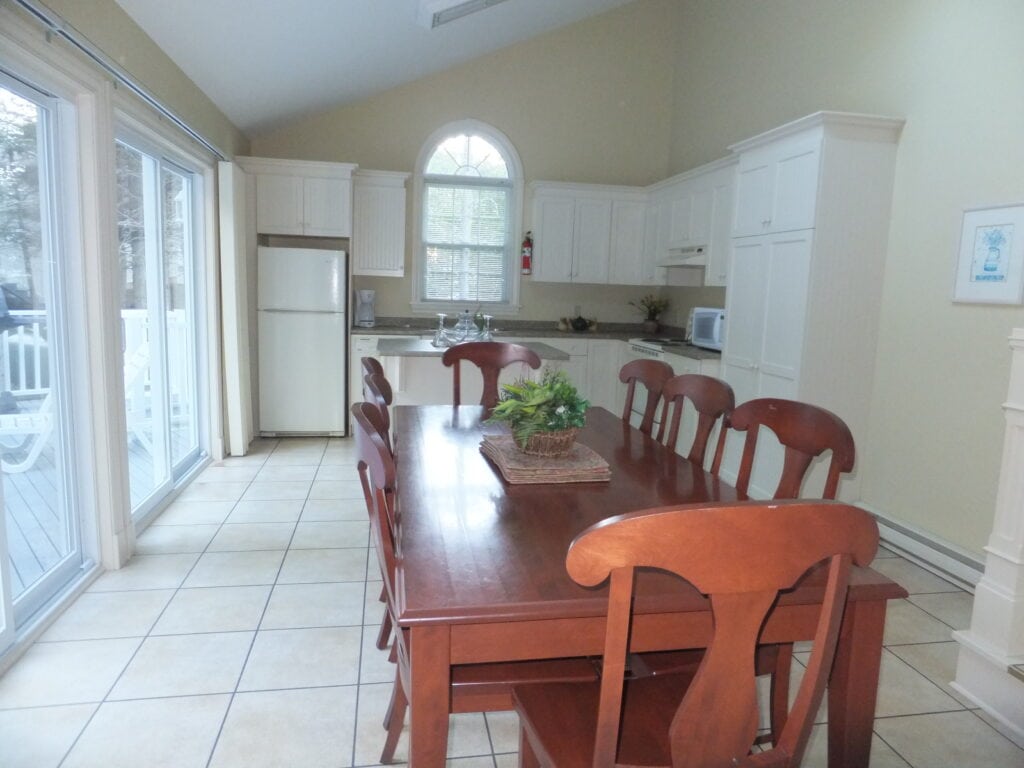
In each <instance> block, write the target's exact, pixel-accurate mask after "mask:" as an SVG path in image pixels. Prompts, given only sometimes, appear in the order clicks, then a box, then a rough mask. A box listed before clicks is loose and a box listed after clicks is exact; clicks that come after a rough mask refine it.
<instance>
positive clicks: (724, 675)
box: [566, 501, 878, 768]
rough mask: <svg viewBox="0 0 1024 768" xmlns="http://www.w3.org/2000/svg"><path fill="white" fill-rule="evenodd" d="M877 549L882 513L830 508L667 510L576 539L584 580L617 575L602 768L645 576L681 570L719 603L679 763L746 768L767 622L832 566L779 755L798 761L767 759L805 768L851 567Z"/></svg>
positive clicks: (615, 520) (676, 720) (673, 737)
mask: <svg viewBox="0 0 1024 768" xmlns="http://www.w3.org/2000/svg"><path fill="white" fill-rule="evenodd" d="M752 506H756V507H757V509H756V510H755V509H751V507H752ZM877 546H878V527H877V525H876V524H875V521H874V519H873V518H872V517H871V515H869V514H868V513H866V512H864V511H863V510H861V509H858V508H857V507H853V506H849V505H846V504H840V503H837V502H828V501H818V502H809V501H787V502H781V503H780V502H761V503H751V502H746V503H744V502H740V503H738V504H720V505H713V506H707V507H694V506H684V507H678V508H670V507H662V508H658V509H651V510H644V511H641V512H635V513H631V514H627V515H620V516H618V517H612V518H609V519H607V520H604V521H602V522H600V523H598V524H597V525H594V526H591V527H590V528H588V529H587V530H585V531H584V532H583V533H581V534H580V535H579V536H577V537H576V539H575V541H573V543H572V544H571V545H570V547H569V553H568V555H567V557H566V567H567V568H568V571H569V574H570V575H571V576H572V577H573V579H575V580H576V581H577V582H579V583H580V584H582V585H584V586H596V585H598V584H600V583H601V582H603V581H604V580H605V579H606V578H608V577H609V576H610V577H611V589H610V592H609V598H608V622H607V625H606V635H605V648H604V662H603V670H604V673H603V674H602V676H601V698H600V706H599V714H598V726H597V741H596V745H595V751H594V765H609V766H610V765H614V764H615V753H616V743H617V739H618V733H619V725H620V723H619V720H620V715H621V704H622V691H623V672H624V666H625V659H626V651H627V647H628V643H629V626H630V611H631V607H630V606H631V600H632V594H633V583H634V579H635V572H636V569H637V568H641V567H643V568H659V569H662V570H665V571H669V572H671V573H675V574H677V575H678V576H680V577H682V578H684V579H686V580H687V581H689V582H690V583H691V584H692V585H693V586H694V587H696V588H697V589H698V590H699V591H701V592H702V593H704V594H706V595H708V596H709V598H710V602H711V610H712V612H713V614H714V626H715V631H714V635H713V637H712V639H711V645H710V647H709V648H708V650H707V652H706V653H705V655H704V658H703V661H702V662H701V666H700V669H699V671H698V672H697V675H696V677H694V679H693V682H692V683H691V685H690V687H689V688H688V689H687V691H686V694H685V696H684V698H683V700H682V702H681V703H680V704H679V707H678V709H677V710H676V713H675V716H674V717H673V718H672V724H671V727H670V729H669V742H670V745H671V752H672V765H674V766H683V765H685V766H687V767H688V768H711V766H723V765H733V764H734V763H733V762H732V761H733V759H736V761H737V763H736V764H743V765H746V762H745V760H746V757H747V754H748V752H749V751H750V748H751V745H752V744H753V743H754V739H755V737H756V732H757V727H758V708H757V693H756V678H755V676H754V671H755V667H754V656H755V652H756V648H757V643H758V638H759V635H760V633H761V629H762V624H763V622H764V620H765V617H766V615H767V613H768V611H769V610H770V609H771V607H772V605H773V604H774V601H775V599H776V596H777V594H778V592H779V590H781V589H786V588H788V587H790V586H792V585H793V584H794V583H795V582H796V581H797V580H798V579H799V578H800V576H802V575H803V574H804V573H805V572H806V571H807V570H808V569H809V568H811V567H812V566H814V565H815V564H817V563H820V562H821V561H822V560H824V559H826V558H828V559H829V562H828V579H827V584H826V586H825V593H824V597H823V602H822V610H821V613H820V615H819V619H818V625H817V628H816V631H815V634H814V645H813V651H812V653H811V658H810V662H809V664H808V666H807V671H806V672H805V674H804V678H803V681H802V683H801V685H800V689H799V692H798V693H797V696H796V700H795V702H794V704H793V706H792V708H791V710H790V713H789V717H788V718H787V720H786V724H785V726H784V727H783V730H782V733H781V734H780V737H779V739H778V741H777V743H776V744H775V748H774V750H780V752H778V753H777V756H779V755H786V756H788V758H789V759H788V761H786V760H784V761H782V762H779V763H774V762H772V761H771V758H770V757H769V756H767V755H764V756H763V757H764V758H765V760H766V762H765V763H764V764H765V765H768V764H771V765H775V764H779V765H794V766H795V765H799V763H800V758H801V757H802V755H803V751H804V748H805V747H806V745H807V738H808V736H809V734H810V729H811V725H812V724H813V719H814V716H815V713H816V712H817V709H818V706H819V705H820V704H821V699H822V696H823V694H824V690H825V686H826V683H827V681H828V675H829V671H830V669H831V666H832V660H833V657H834V655H835V648H836V642H837V640H838V636H839V625H840V621H841V619H842V615H843V609H844V607H845V604H846V592H847V584H848V581H849V573H850V565H851V562H854V563H856V564H858V565H866V564H867V563H869V562H870V561H871V559H872V558H873V557H874V555H875V551H876V549H877ZM774 750H773V751H774ZM761 757H762V756H758V759H761Z"/></svg>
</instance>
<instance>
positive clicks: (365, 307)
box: [355, 290, 377, 328]
mask: <svg viewBox="0 0 1024 768" xmlns="http://www.w3.org/2000/svg"><path fill="white" fill-rule="evenodd" d="M376 300H377V292H376V291H369V290H363V291H356V317H355V325H356V326H357V327H359V328H373V326H375V325H376V324H377V314H376V312H375V311H374V308H373V303H374V302H375V301H376Z"/></svg>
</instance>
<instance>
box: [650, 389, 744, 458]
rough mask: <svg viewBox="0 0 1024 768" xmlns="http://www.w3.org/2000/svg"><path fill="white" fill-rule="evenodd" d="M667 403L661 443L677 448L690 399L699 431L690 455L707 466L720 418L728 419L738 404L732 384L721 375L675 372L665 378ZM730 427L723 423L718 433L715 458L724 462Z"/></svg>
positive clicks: (660, 435)
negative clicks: (727, 433) (683, 417)
mask: <svg viewBox="0 0 1024 768" xmlns="http://www.w3.org/2000/svg"><path fill="white" fill-rule="evenodd" d="M661 399H662V401H663V402H664V404H665V405H664V407H663V410H662V412H661V424H660V425H659V426H658V437H657V440H658V442H659V443H662V444H664V445H666V446H668V447H669V448H672V449H675V447H676V442H677V441H678V440H679V425H680V422H681V421H682V416H683V409H684V406H685V403H686V401H687V400H689V401H690V403H692V405H693V407H694V410H696V412H697V431H696V434H695V435H694V437H693V442H692V443H691V444H690V450H689V452H688V453H687V454H686V458H688V459H689V460H690V461H692V462H694V463H696V464H700V465H701V466H702V467H703V466H704V457H705V456H706V455H707V450H708V440H709V439H710V437H711V432H712V431H713V430H714V428H715V424H716V423H717V422H718V420H719V419H723V418H724V420H726V421H727V420H728V416H729V414H730V413H731V412H732V409H733V408H734V407H735V406H736V396H735V395H734V394H733V391H732V387H730V386H729V385H728V384H726V383H725V382H724V381H722V380H721V379H716V378H714V377H713V376H702V375H701V374H698V373H684V374H683V375H681V376H673V377H672V378H671V379H669V380H668V381H666V382H665V386H664V387H663V388H662V390H661ZM726 432H727V430H726V429H725V426H724V425H723V427H722V429H721V431H720V432H719V436H718V446H717V448H716V449H715V461H717V462H721V453H722V451H723V450H724V448H725V435H726Z"/></svg>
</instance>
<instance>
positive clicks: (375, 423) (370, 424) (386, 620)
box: [350, 402, 395, 650]
mask: <svg viewBox="0 0 1024 768" xmlns="http://www.w3.org/2000/svg"><path fill="white" fill-rule="evenodd" d="M350 410H351V413H352V418H353V421H354V422H355V421H356V420H358V425H357V424H355V423H354V424H353V431H354V432H355V433H356V437H357V441H356V442H357V443H358V435H359V429H360V428H362V429H367V430H371V431H372V432H374V433H376V435H377V437H378V438H380V440H381V442H383V443H384V446H385V449H386V450H387V451H388V453H390V452H391V448H390V447H389V445H388V442H387V436H388V427H387V424H386V423H385V421H384V418H383V416H382V415H381V411H380V409H379V408H378V407H377V405H376V404H375V403H368V402H361V403H354V404H353V405H352V408H351V409H350ZM357 412H358V413H359V416H358V417H357V416H356V413H357ZM356 470H357V471H358V473H359V482H360V484H361V485H362V488H363V499H364V500H365V501H366V509H367V511H369V510H370V508H371V507H372V506H373V504H374V501H373V488H372V487H371V486H370V475H369V472H368V469H367V463H366V462H365V461H364V460H363V459H362V458H361V457H360V459H359V460H358V461H357V462H356ZM380 481H381V483H383V485H384V487H385V493H386V494H388V495H393V494H394V480H393V479H391V481H390V482H389V481H388V479H387V478H386V477H384V476H383V475H382V476H381V478H380ZM394 508H395V507H394V502H393V500H389V502H388V504H387V505H385V509H387V510H393V509H394ZM389 525H390V526H391V527H394V525H395V521H394V520H390V521H389ZM380 601H381V602H382V603H385V606H384V616H383V617H382V618H381V622H380V631H379V632H378V633H377V648H379V649H380V650H384V649H385V648H387V647H388V641H389V640H390V639H391V612H390V611H389V610H388V608H387V592H386V590H385V588H383V587H382V588H381V592H380Z"/></svg>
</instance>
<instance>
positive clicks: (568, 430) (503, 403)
mask: <svg viewBox="0 0 1024 768" xmlns="http://www.w3.org/2000/svg"><path fill="white" fill-rule="evenodd" d="M501 389H502V393H501V400H500V401H499V402H498V404H497V405H496V406H495V407H494V410H493V411H492V412H491V417H490V419H488V421H491V422H494V421H504V422H507V423H508V425H509V428H510V430H511V432H512V437H513V438H514V439H515V442H516V446H517V447H518V448H519V450H521V451H522V452H523V453H528V454H530V455H532V456H564V455H565V454H567V453H569V451H570V450H572V446H573V443H574V442H575V440H576V434H577V432H579V428H580V427H582V426H583V424H584V422H585V421H586V418H585V414H586V412H587V408H588V407H589V406H590V403H589V402H588V401H587V400H585V399H583V398H582V397H581V396H580V394H579V392H577V391H576V387H574V386H573V384H572V382H571V381H569V377H568V376H566V375H565V371H553V370H551V369H550V368H548V369H545V370H544V373H543V375H542V376H541V378H540V381H531V380H529V379H524V380H520V381H517V382H515V383H514V384H505V385H503V386H502V388H501Z"/></svg>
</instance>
